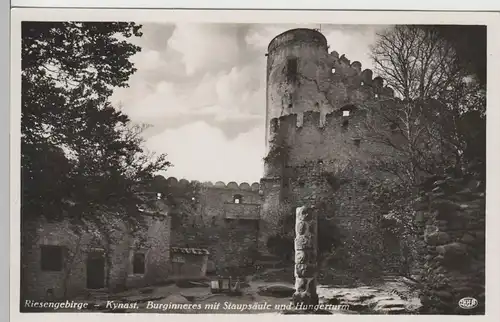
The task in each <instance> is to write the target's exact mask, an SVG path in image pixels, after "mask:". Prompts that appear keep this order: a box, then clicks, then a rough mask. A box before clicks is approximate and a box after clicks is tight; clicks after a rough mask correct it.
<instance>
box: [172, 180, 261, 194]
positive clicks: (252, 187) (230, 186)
mask: <svg viewBox="0 0 500 322" xmlns="http://www.w3.org/2000/svg"><path fill="white" fill-rule="evenodd" d="M166 180H167V185H168V186H169V187H179V188H180V187H187V186H189V185H193V186H200V187H205V188H216V189H226V190H242V191H255V192H258V191H259V183H258V182H254V183H252V184H249V183H248V182H242V183H239V184H238V183H236V182H234V181H231V182H229V183H227V184H226V183H224V182H222V181H217V182H215V183H212V182H210V181H206V182H200V181H197V180H192V181H189V180H186V179H180V180H178V179H177V178H175V177H169V178H168V179H166Z"/></svg>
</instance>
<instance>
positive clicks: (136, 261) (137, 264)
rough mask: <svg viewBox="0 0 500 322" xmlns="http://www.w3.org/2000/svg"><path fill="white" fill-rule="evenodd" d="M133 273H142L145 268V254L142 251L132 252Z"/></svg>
mask: <svg viewBox="0 0 500 322" xmlns="http://www.w3.org/2000/svg"><path fill="white" fill-rule="evenodd" d="M132 266H133V274H144V272H145V270H146V256H145V255H144V253H134V258H133V264H132Z"/></svg>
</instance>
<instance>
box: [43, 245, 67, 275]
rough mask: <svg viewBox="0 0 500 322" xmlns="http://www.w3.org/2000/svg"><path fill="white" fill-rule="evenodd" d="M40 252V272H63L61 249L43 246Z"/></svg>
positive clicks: (59, 247)
mask: <svg viewBox="0 0 500 322" xmlns="http://www.w3.org/2000/svg"><path fill="white" fill-rule="evenodd" d="M40 250H41V259H40V260H41V268H42V271H49V272H60V271H62V270H63V250H64V248H63V247H61V246H48V245H43V246H41V247H40Z"/></svg>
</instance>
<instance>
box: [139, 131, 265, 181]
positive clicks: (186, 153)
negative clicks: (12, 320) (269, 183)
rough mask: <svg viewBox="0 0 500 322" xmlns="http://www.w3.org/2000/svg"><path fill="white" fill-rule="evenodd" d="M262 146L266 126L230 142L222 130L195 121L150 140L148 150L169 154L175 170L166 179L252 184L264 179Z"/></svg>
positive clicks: (169, 172)
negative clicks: (262, 177)
mask: <svg viewBox="0 0 500 322" xmlns="http://www.w3.org/2000/svg"><path fill="white" fill-rule="evenodd" d="M263 143H264V130H263V127H257V128H255V129H253V130H252V131H250V132H247V133H243V134H240V135H239V136H238V137H237V138H235V139H234V140H228V139H227V138H226V137H225V135H224V134H223V133H222V131H221V130H220V129H218V128H215V127H211V126H209V125H207V124H206V123H204V122H196V123H191V124H189V125H186V126H183V127H181V128H178V129H175V130H171V129H168V130H165V131H164V132H162V133H161V134H158V135H156V136H154V137H152V138H150V139H149V140H148V142H147V147H148V149H150V150H152V151H156V152H158V153H167V154H168V156H169V160H170V161H171V162H172V163H173V164H174V167H172V168H170V169H169V170H168V171H167V172H166V173H165V175H166V176H167V177H169V176H173V177H177V178H179V179H180V178H186V179H189V180H199V181H212V182H216V181H224V182H226V183H228V182H230V181H236V182H239V183H241V182H249V183H252V182H254V181H258V180H259V178H260V177H261V176H262V158H263V153H264V144H263Z"/></svg>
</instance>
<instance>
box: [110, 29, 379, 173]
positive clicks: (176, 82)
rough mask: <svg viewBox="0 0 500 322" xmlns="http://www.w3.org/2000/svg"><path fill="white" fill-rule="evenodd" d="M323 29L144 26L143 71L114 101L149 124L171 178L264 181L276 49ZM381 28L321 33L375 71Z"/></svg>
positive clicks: (151, 141)
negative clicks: (295, 33)
mask: <svg viewBox="0 0 500 322" xmlns="http://www.w3.org/2000/svg"><path fill="white" fill-rule="evenodd" d="M298 27H308V28H318V27H319V25H301V26H298V25H237V24H233V25H224V24H203V25H200V24H177V25H171V24H170V25H167V24H165V25H161V24H155V25H154V26H148V25H145V26H144V28H143V32H144V36H143V37H142V38H141V39H140V40H139V41H137V42H136V43H137V44H139V45H140V46H141V47H142V51H141V52H140V53H138V54H136V55H135V56H134V57H133V58H132V60H133V62H134V63H135V67H136V68H137V69H138V70H137V72H136V73H135V74H134V75H133V76H132V77H131V79H130V82H129V84H130V87H129V88H124V89H118V90H117V91H116V92H115V94H114V96H113V102H115V103H118V102H119V103H121V105H122V106H123V111H124V112H125V113H127V114H128V115H129V116H130V117H131V119H132V120H133V121H135V122H140V123H149V124H151V125H152V126H153V129H154V130H153V131H150V132H148V133H149V135H154V136H153V137H149V138H148V139H147V140H148V141H147V145H148V147H149V148H150V149H151V150H153V151H156V152H166V153H167V154H168V155H169V160H171V161H172V162H173V163H174V164H175V165H176V166H175V167H174V168H172V169H171V170H170V171H169V175H175V176H177V177H185V178H187V179H190V180H211V181H218V180H223V181H258V180H259V178H260V177H261V176H262V172H263V169H262V162H261V160H262V156H263V155H262V153H263V152H264V127H265V124H264V122H265V121H264V120H265V106H266V84H265V79H266V58H265V56H264V54H265V53H266V51H267V46H268V44H269V42H270V41H271V40H272V39H273V38H274V37H275V36H277V35H278V34H280V33H282V32H284V31H286V30H289V29H292V28H298ZM380 28H382V27H377V28H374V27H369V26H366V27H363V26H352V27H345V26H344V27H343V26H332V25H329V26H325V25H323V26H322V32H323V33H324V34H325V36H326V38H327V40H328V43H329V45H330V46H331V47H330V51H332V50H336V51H338V52H339V53H340V54H346V56H347V58H348V59H350V60H351V61H355V60H358V61H361V62H362V64H363V67H364V68H369V67H370V60H369V56H368V53H369V45H370V44H371V43H373V41H374V40H375V32H376V31H377V29H380Z"/></svg>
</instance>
